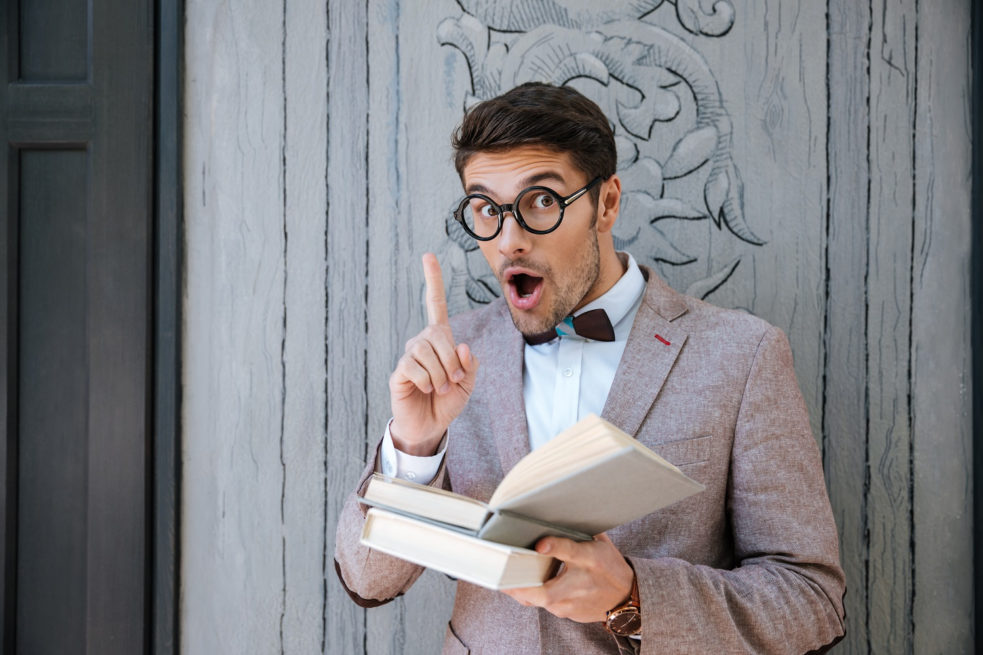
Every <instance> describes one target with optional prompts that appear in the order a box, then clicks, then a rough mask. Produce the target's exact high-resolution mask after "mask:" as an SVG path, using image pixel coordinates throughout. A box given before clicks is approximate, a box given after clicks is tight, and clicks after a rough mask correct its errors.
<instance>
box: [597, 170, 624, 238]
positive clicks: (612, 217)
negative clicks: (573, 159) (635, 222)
mask: <svg viewBox="0 0 983 655" xmlns="http://www.w3.org/2000/svg"><path fill="white" fill-rule="evenodd" d="M620 210H621V179H620V178H619V177H618V176H617V174H615V175H612V176H611V177H609V178H608V179H606V180H604V181H603V182H601V190H600V192H599V196H598V199H597V231H598V232H609V231H611V228H612V227H614V222H615V221H616V220H618V212H619V211H620Z"/></svg>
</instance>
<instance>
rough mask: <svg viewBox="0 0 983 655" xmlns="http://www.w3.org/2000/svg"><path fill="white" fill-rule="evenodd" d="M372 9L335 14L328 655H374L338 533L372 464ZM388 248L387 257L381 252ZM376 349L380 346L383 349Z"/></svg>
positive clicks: (325, 573)
mask: <svg viewBox="0 0 983 655" xmlns="http://www.w3.org/2000/svg"><path fill="white" fill-rule="evenodd" d="M366 4H369V3H360V2H359V3H354V2H352V3H337V2H336V3H331V4H330V5H329V6H328V35H329V39H328V45H327V47H328V55H327V66H328V78H327V79H328V94H327V95H328V101H327V102H328V112H327V121H328V125H327V129H328V143H327V176H328V177H327V179H328V181H329V183H328V189H327V193H328V195H327V203H328V204H327V218H328V222H327V231H326V234H325V236H324V237H322V239H321V243H322V244H323V246H324V248H325V251H324V257H325V258H326V260H325V265H326V267H327V284H328V295H327V307H326V324H325V328H326V341H327V350H326V356H325V358H324V360H323V366H324V368H325V371H324V375H325V376H326V385H327V392H326V393H327V428H328V432H327V451H326V452H325V453H324V457H325V458H326V460H327V467H328V471H327V478H326V479H325V481H324V487H325V491H326V494H327V496H326V502H325V509H324V511H325V512H326V521H325V529H326V534H325V540H324V542H325V555H324V564H323V567H322V569H321V575H322V578H323V580H324V584H325V586H326V599H327V603H326V604H325V605H324V606H323V607H322V621H323V632H322V644H323V649H322V650H323V652H325V653H353V654H354V653H362V652H364V641H365V640H364V630H365V627H364V626H365V611H364V610H362V609H360V608H359V607H358V606H356V605H355V604H354V603H353V602H352V601H351V600H350V599H349V598H348V595H347V594H346V593H345V591H344V589H342V587H341V584H340V583H339V582H338V580H337V578H336V575H335V571H334V544H335V528H336V526H337V524H338V514H339V512H340V510H341V506H342V504H343V503H344V502H345V499H346V498H347V497H348V495H349V494H350V493H351V492H352V490H353V489H354V487H355V482H356V480H357V478H358V476H359V474H360V473H361V471H362V468H363V466H364V461H365V434H366V411H367V408H366V389H365V357H366V351H367V349H368V347H369V341H367V334H366V300H365V298H366V277H365V276H366V266H367V261H366V258H367V254H366V250H367V248H368V246H367V243H368V234H367V229H368V228H367V226H368V223H369V216H368V215H367V213H366V208H367V202H368V201H367V194H368V188H367V186H368V185H367V176H368V170H367V157H366V152H367V147H368V146H367V143H366V138H367V134H366V132H367V129H368V125H367V120H368V119H367V115H368V87H369V80H368V77H367V76H368V70H367V63H366V57H367V56H368V53H367V51H366V48H367V38H368V37H367V35H366V16H365V12H366ZM379 247H382V246H381V245H380V246H379ZM373 347H375V345H373Z"/></svg>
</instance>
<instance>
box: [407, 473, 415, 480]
mask: <svg viewBox="0 0 983 655" xmlns="http://www.w3.org/2000/svg"><path fill="white" fill-rule="evenodd" d="M406 479H407V480H416V473H414V472H413V471H407V472H406Z"/></svg>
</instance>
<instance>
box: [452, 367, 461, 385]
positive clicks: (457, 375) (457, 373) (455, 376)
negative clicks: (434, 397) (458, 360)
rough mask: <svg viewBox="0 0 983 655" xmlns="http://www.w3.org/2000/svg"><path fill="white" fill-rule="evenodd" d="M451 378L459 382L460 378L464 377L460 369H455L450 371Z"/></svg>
mask: <svg viewBox="0 0 983 655" xmlns="http://www.w3.org/2000/svg"><path fill="white" fill-rule="evenodd" d="M451 379H452V380H454V381H455V382H460V381H461V380H463V379H464V371H462V370H461V369H457V370H456V371H454V372H453V373H451Z"/></svg>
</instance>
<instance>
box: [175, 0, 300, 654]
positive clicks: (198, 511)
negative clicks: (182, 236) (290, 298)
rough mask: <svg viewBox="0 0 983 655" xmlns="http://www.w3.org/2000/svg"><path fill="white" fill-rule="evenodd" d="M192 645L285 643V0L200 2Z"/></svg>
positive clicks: (194, 649) (189, 363) (189, 323)
mask: <svg viewBox="0 0 983 655" xmlns="http://www.w3.org/2000/svg"><path fill="white" fill-rule="evenodd" d="M186 12H187V13H186V16H187V21H186V26H187V32H186V35H185V37H186V61H188V62H207V65H202V66H196V67H194V68H193V69H192V72H191V73H190V74H189V75H188V76H187V86H186V92H187V98H186V103H185V106H186V108H187V112H188V114H187V130H186V133H187V134H188V139H187V151H186V153H185V156H186V159H185V174H186V178H185V181H186V190H187V193H186V195H185V201H186V204H185V225H186V229H187V244H188V251H187V269H186V270H187V304H186V310H187V311H186V321H185V329H186V332H187V334H188V338H187V339H185V341H184V353H183V357H184V362H185V371H184V428H185V433H184V445H185V449H184V473H185V475H184V497H183V504H182V511H183V527H184V530H183V532H182V540H181V541H182V546H181V552H182V579H183V581H184V585H185V586H184V589H183V593H182V606H181V625H182V631H181V651H182V652H186V653H225V652H228V653H233V652H234V653H241V652H263V653H275V652H280V650H281V645H282V643H281V638H280V617H281V613H282V612H283V587H284V579H283V564H282V562H283V561H284V557H285V555H284V550H283V549H284V544H283V534H284V531H283V526H282V524H281V520H280V519H281V514H280V512H281V499H282V496H281V493H280V492H281V491H282V489H283V475H284V470H283V463H282V462H281V449H280V435H281V430H282V429H283V425H284V417H283V411H284V407H283V403H284V399H283V395H284V389H283V380H284V372H283V357H284V351H283V349H284V338H285V336H284V327H283V326H284V317H285V311H286V310H285V306H284V275H285V263H284V253H285V243H284V240H285V236H284V234H285V224H284V208H285V199H284V192H283V184H284V178H283V156H284V134H283V130H284V114H283V60H282V56H283V38H284V37H283V29H282V28H283V21H284V7H283V3H282V2H266V1H265V0H252V1H251V2H242V3H237V4H236V5H235V6H232V5H223V4H214V3H189V4H188V5H187V6H186Z"/></svg>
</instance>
